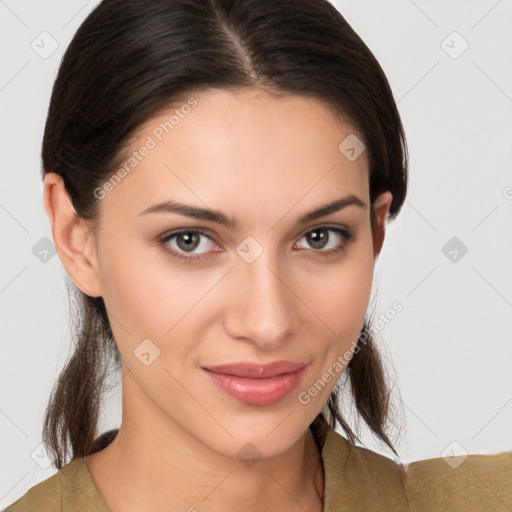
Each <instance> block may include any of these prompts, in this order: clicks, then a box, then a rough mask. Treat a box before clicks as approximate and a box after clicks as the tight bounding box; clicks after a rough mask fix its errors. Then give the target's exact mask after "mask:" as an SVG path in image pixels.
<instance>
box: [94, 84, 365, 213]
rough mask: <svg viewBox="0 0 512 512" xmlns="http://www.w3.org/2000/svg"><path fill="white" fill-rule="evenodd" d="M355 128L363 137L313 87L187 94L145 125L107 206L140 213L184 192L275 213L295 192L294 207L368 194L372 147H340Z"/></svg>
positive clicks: (204, 202) (197, 199)
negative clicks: (353, 150) (283, 92)
mask: <svg viewBox="0 0 512 512" xmlns="http://www.w3.org/2000/svg"><path fill="white" fill-rule="evenodd" d="M354 137H357V139H355V140H359V141H361V140H362V136H361V134H360V133H359V131H358V130H357V129H356V128H355V127H354V126H352V125H350V124H349V123H347V122H346V121H345V120H344V119H342V118H341V117H340V116H339V115H337V114H335V113H334V112H333V111H332V110H331V109H330V108H329V106H328V105H326V104H325V103H324V102H322V101H319V100H317V99H314V98H311V97H306V96H300V95H293V96H287V97H279V98H276V97H274V96H271V95H269V94H268V93H266V92H264V91H261V90H256V89H242V90H237V91H226V90H208V91H205V92H201V93H199V94H191V95H189V96H185V97H183V99H182V102H181V103H180V102H176V101H175V102H174V103H173V105H172V107H171V106H170V107H169V108H167V109H166V110H165V111H161V112H160V113H159V114H158V115H156V116H155V117H153V118H151V119H150V120H149V121H147V122H146V123H144V125H142V126H141V127H140V129H139V130H138V133H137V136H136V138H135V140H134V142H132V144H131V147H130V150H129V151H128V152H127V154H126V158H125V159H124V161H123V164H125V165H124V166H123V168H124V170H125V172H123V173H122V174H123V176H124V177H123V178H122V179H121V180H120V181H119V180H118V183H117V184H116V185H115V186H113V187H111V190H110V191H109V192H108V193H107V194H106V197H105V199H104V200H103V202H104V204H103V205H101V208H102V209H103V210H105V211H106V210H108V209H110V208H114V207H115V208H116V209H117V211H118V212H120V210H124V212H125V213H126V214H127V215H128V214H135V213H136V214H138V213H140V211H142V210H143V209H145V208H147V207H148V206H151V205H152V204H155V203H158V202H161V201H165V200H168V199H178V200H180V201H181V202H190V203H193V204H196V205H201V206H203V207H204V206H206V207H208V206H209V207H211V208H214V209H223V210H229V209H230V208H231V209H232V210H233V211H242V212H243V211H247V213H248V214H249V213H250V212H251V211H252V212H255V211H259V214H260V215H261V216H263V211H262V210H266V211H268V214H269V219H268V220H269V222H270V218H271V217H272V218H274V221H275V216H276V215H279V212H280V211H281V215H282V211H283V208H284V207H286V209H287V210H289V209H290V207H291V206H292V205H294V204H296V203H298V202H299V201H300V203H301V208H300V209H298V210H297V215H298V214H299V213H300V212H301V211H304V210H305V209H307V207H308V206H312V207H315V206H318V205H319V204H322V203H326V202H329V201H332V200H335V199H337V198H339V197H341V196H342V195H344V194H348V193H354V194H357V195H359V196H360V197H361V198H362V199H363V200H365V201H366V198H367V195H368V160H367V154H366V151H363V152H362V153H361V154H360V155H359V156H358V157H357V158H356V159H349V158H347V156H346V153H345V152H344V151H343V150H344V149H346V146H347V143H346V142H345V141H347V140H348V141H352V140H353V138H354ZM340 145H341V146H340ZM272 205H277V206H275V207H274V206H272ZM279 205H281V206H279ZM236 216H237V217H238V215H236ZM253 218H255V216H254V215H253Z"/></svg>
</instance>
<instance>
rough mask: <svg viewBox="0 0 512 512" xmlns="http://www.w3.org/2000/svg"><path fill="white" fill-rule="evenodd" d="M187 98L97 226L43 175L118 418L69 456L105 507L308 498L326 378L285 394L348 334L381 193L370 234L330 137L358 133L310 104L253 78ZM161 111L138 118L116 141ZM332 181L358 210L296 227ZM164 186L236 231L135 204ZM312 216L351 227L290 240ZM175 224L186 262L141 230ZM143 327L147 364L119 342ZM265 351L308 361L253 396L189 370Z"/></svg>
mask: <svg viewBox="0 0 512 512" xmlns="http://www.w3.org/2000/svg"><path fill="white" fill-rule="evenodd" d="M194 98H195V99H196V100H197V102H198V104H197V106H195V108H194V109H193V110H191V112H190V113H189V114H188V115H187V116H184V117H183V118H182V119H180V122H179V124H178V125H177V126H175V127H174V129H173V130H172V131H170V132H169V133H168V134H164V137H163V138H162V140H161V141H157V145H156V147H154V148H153V149H151V151H149V153H148V154H147V155H146V156H145V157H144V158H143V159H142V160H141V161H140V162H139V163H138V164H137V166H136V167H135V168H134V169H133V170H132V171H131V172H130V173H129V174H128V175H127V176H126V177H124V178H123V179H122V180H121V182H120V183H119V184H117V185H116V186H115V187H113V188H112V190H110V191H109V192H108V193H106V195H105V197H104V198H103V199H101V200H100V203H101V204H100V224H99V229H98V231H96V232H94V233H91V232H89V231H88V226H87V225H86V223H85V222H84V221H81V220H79V219H78V218H77V217H76V216H75V214H74V210H73V208H72V205H71V203H70V202H69V199H68V197H67V195H66V192H65V190H64V188H63V183H62V180H61V179H60V177H59V176H58V175H56V174H55V173H49V174H47V175H46V177H45V180H44V204H45V209H46V211H47V214H48V217H49V220H50V223H51V227H52V233H53V237H54V241H55V244H56V246H57V250H58V254H59V257H60V258H61V261H62V263H63V265H64V267H65V269H66V271H67V273H68V274H69V276H70V278H71V279H72V281H73V282H74V283H75V284H76V286H77V287H78V288H79V289H81V290H82V291H83V292H85V293H87V294H88V295H91V296H102V297H103V298H104V300H105V304H106V307H107V311H108V314H109V319H110V322H111V325H112V330H113V333H114V336H115V339H116V342H117V345H118V347H119V350H120V352H121V355H122V359H123V368H122V371H123V380H122V386H123V417H122V425H121V428H120V432H119V434H118V436H117V438H116V439H115V440H114V441H113V442H112V443H111V445H109V446H108V447H107V448H105V449H104V450H102V451H101V452H98V453H96V454H94V455H91V456H87V457H85V460H86V463H87V466H88V467H89V471H90V472H91V475H92V477H93V479H94V481H95V483H96V485H97V487H98V489H99V491H100V494H101V495H102V496H103V498H104V500H105V501H106V503H107V505H108V506H109V507H110V508H111V509H112V510H113V512H118V511H121V510H123V512H131V511H140V510H145V511H146V512H152V511H162V510H189V509H190V510H194V509H193V508H192V507H194V508H195V509H197V510H199V511H220V510H222V511H224V512H226V511H228V512H229V511H231V510H233V511H237V512H239V511H240V510H244V511H249V512H250V511H260V510H279V508H278V507H282V509H283V510H304V509H306V510H312V511H313V510H321V508H322V495H323V489H324V475H323V467H322V463H321V459H320V458H319V453H318V451H317V449H316V446H315V445H314V440H313V438H312V435H311V432H310V431H309V429H308V426H309V424H310V423H311V422H312V421H313V419H314V418H315V416H316V415H317V414H318V413H319V412H320V410H321V409H322V407H323V405H324V403H325V401H326V400H327V399H328V397H329V394H330V392H331V391H332V389H333V388H334V386H335V384H336V381H337V379H331V380H330V382H327V383H326V385H325V387H324V388H323V389H322V390H321V391H320V392H319V393H318V394H317V395H316V396H315V397H312V398H311V400H310V401H309V403H307V404H301V403H300V402H299V401H298V394H299V392H301V391H304V390H307V389H308V388H309V387H310V386H311V385H312V384H313V383H314V382H315V381H317V380H318V379H319V378H321V376H322V374H324V372H326V371H327V369H328V368H329V367H332V365H333V364H334V362H335V361H336V360H337V357H338V356H339V355H340V354H343V353H345V351H347V350H350V351H352V350H353V349H354V348H355V340H356V339H357V336H358V335H359V332H360V329H361V327H362V324H363V320H364V316H365V313H366V310H367V306H368V302H369V298H370V294H371V286H372V278H373V269H374V264H375V261H376V258H377V257H378V254H379V252H380V250H381V248H382V243H383V240H384V231H385V219H386V216H387V213H388V210H389V206H390V204H391V200H392V196H391V193H390V192H385V193H383V194H382V195H380V196H379V197H378V198H377V200H376V201H375V203H374V208H375V211H376V214H377V221H378V229H377V233H376V237H375V239H374V240H372V233H371V226H370V209H369V208H370V205H369V188H368V187H369V185H368V160H367V154H366V152H363V153H362V154H361V155H360V156H359V157H358V158H357V159H356V160H354V161H350V160H349V159H347V158H346V157H345V156H344V155H343V154H342V153H341V152H340V151H339V149H338V145H339V144H340V143H341V142H342V141H343V140H344V139H345V138H346V137H347V136H348V135H350V134H357V135H358V136H359V138H360V139H362V136H360V135H359V133H358V132H357V131H356V130H355V129H354V128H353V127H351V126H350V125H348V124H346V123H345V122H343V121H342V120H341V119H340V118H339V117H334V115H333V113H332V112H331V111H330V110H329V108H328V106H326V105H325V104H324V103H323V102H320V101H319V100H316V99H312V98H305V97H302V96H289V97H286V98H279V99H277V98H274V97H272V96H270V95H269V94H267V93H266V92H264V91H261V90H258V89H242V90H238V91H237V92H236V93H234V92H228V91H223V90H209V91H208V92H202V93H200V94H197V95H194ZM168 119H169V112H165V113H163V114H162V115H159V116H157V117H155V118H153V119H152V120H151V122H149V123H147V124H146V125H144V126H143V127H142V129H141V131H140V132H139V135H138V138H137V140H136V141H135V142H134V143H133V146H132V149H133V150H135V149H138V148H140V146H141V145H142V144H144V141H146V140H147V137H148V135H151V134H152V133H153V132H152V130H153V129H154V128H155V127H156V126H158V125H159V124H160V123H161V122H163V121H166V120H168ZM151 136H152V137H153V138H154V139H155V140H156V138H155V136H154V135H151ZM349 194H354V195H356V196H357V197H359V198H360V199H361V200H362V201H363V202H364V204H365V207H364V208H359V207H357V206H354V205H351V206H347V207H346V208H344V209H342V210H340V211H337V212H335V213H331V214H329V215H327V216H325V217H322V218H319V219H316V220H313V221H310V222H308V223H306V224H303V225H299V224H298V219H299V217H301V216H302V215H303V214H305V213H307V212H310V211H312V210H314V209H316V208H318V207H320V206H323V205H325V204H327V203H330V202H332V201H335V200H337V199H339V198H342V197H344V196H346V195H349ZM168 199H173V200H177V201H180V202H183V203H187V204H191V205H194V206H199V207H208V208H211V209H215V210H221V211H222V212H224V213H225V214H226V215H228V216H229V217H233V218H234V219H236V221H237V224H238V227H237V229H229V228H227V227H225V226H222V225H220V224H218V223H215V222H212V221H209V220H201V219H192V218H189V217H185V216H183V215H179V214H176V213H161V212H160V213H150V214H146V215H139V214H140V212H142V211H143V210H144V209H146V208H148V207H149V206H152V205H153V204H156V203H158V202H160V201H164V200H168ZM326 225H327V226H329V227H331V226H335V227H340V228H348V229H349V230H350V231H352V232H353V234H354V237H353V239H352V240H351V241H348V242H345V241H344V238H343V236H342V235H338V234H336V233H334V232H330V231H328V230H327V229H326V228H324V229H323V230H320V231H319V234H324V236H326V237H328V240H326V241H325V242H324V246H322V245H321V244H318V245H314V240H315V239H313V240H311V238H310V237H307V236H305V235H307V234H308V233H310V232H311V231H313V228H321V227H323V226H326ZM180 228H190V229H192V228H204V229H205V230H207V235H206V236H205V235H198V236H199V243H198V244H197V243H196V245H192V246H191V249H190V252H188V253H187V251H186V249H184V247H185V248H186V247H187V246H186V245H185V244H184V243H183V240H182V239H181V244H179V243H178V242H179V241H180V238H179V237H178V238H174V239H172V240H169V241H167V242H166V246H167V248H168V249H170V250H173V249H174V251H176V252H179V253H181V254H185V255H187V254H190V253H192V254H193V255H195V256H200V255H203V256H204V257H203V259H197V260H195V261H194V260H193V261H192V262H189V263H187V262H182V261H178V260H175V259H173V258H172V257H171V256H170V255H169V252H168V251H166V248H165V246H163V245H160V246H158V245H157V244H156V240H157V239H158V237H159V236H161V235H163V234H166V233H168V232H170V231H172V230H178V229H180ZM247 237H252V238H253V239H254V240H255V241H256V242H257V244H259V246H260V247H261V248H262V249H263V252H262V253H261V254H260V255H259V256H258V257H257V258H256V259H255V260H254V261H253V262H251V263H248V262H247V261H246V260H244V258H242V257H241V256H240V255H239V253H237V251H236V249H237V247H240V246H241V247H244V244H242V242H244V241H245V239H246V238H247ZM312 244H313V245H312ZM342 244H345V249H344V250H342V251H338V252H336V253H333V254H331V255H330V256H328V257H322V255H321V254H319V253H321V252H322V251H324V252H325V251H327V250H329V249H332V248H336V247H337V246H340V245H342ZM251 247H252V248H251V249H250V251H253V250H255V249H254V246H251ZM253 254H254V253H253ZM145 339H150V340H151V343H152V344H153V345H148V347H149V350H150V352H151V351H153V353H154V347H155V346H156V347H158V349H159V350H160V354H159V356H158V357H157V358H156V359H154V361H153V362H152V363H151V364H150V365H149V366H146V365H144V364H143V363H142V362H141V360H140V359H139V357H137V355H136V353H137V347H138V346H139V345H140V343H141V342H142V340H145ZM152 347H153V348H152ZM134 351H135V353H134ZM277 360H288V361H295V362H298V361H302V362H307V363H308V366H307V368H306V372H305V374H304V376H303V379H302V381H301V383H300V385H299V387H298V388H297V389H296V390H294V391H292V393H291V394H289V395H288V396H286V397H285V398H284V399H283V400H281V401H280V402H278V403H276V404H272V405H267V406H255V405H247V404H242V403H240V402H238V401H236V400H234V399H233V398H231V397H230V396H228V395H226V394H224V392H222V391H221V390H219V389H218V388H217V387H216V386H214V385H213V384H212V383H211V382H210V380H209V379H208V377H207V376H206V375H205V374H204V372H203V371H202V370H201V368H200V367H201V366H207V365H217V364H225V363H233V362H238V361H251V362H257V363H268V362H272V361H277ZM345 363H346V364H348V360H347V361H345ZM341 373H342V371H340V372H339V374H338V377H339V376H341ZM247 443H252V444H253V445H254V446H255V447H256V448H257V450H258V451H259V454H260V456H261V457H262V458H261V460H259V461H258V462H257V463H256V464H255V465H253V466H252V467H247V466H246V465H245V464H243V463H242V462H241V461H240V459H239V457H238V456H237V453H238V452H239V450H240V449H241V448H242V447H244V446H245V445H246V444H247Z"/></svg>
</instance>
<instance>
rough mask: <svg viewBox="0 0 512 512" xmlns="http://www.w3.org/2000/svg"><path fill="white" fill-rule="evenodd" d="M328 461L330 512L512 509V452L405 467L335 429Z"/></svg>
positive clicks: (328, 447)
mask: <svg viewBox="0 0 512 512" xmlns="http://www.w3.org/2000/svg"><path fill="white" fill-rule="evenodd" d="M322 458H323V461H324V470H325V477H326V481H325V505H326V507H325V511H326V512H337V511H339V510H354V511H355V510H361V511H362V510H364V511H366V512H370V511H377V510H400V511H401V512H423V511H425V512H427V511H428V512H432V511H447V510H450V511H452V510H460V511H464V512H473V511H474V512H476V511H478V512H480V511H482V510H493V511H510V510H511V509H512V452H503V453H500V454H496V455H469V456H467V457H447V458H443V457H439V458H432V459H425V460H419V461H415V462H412V463H410V464H402V463H400V462H398V461H394V460H391V459H389V458H388V457H385V456H384V455H381V454H378V453H376V452H374V451H372V450H369V449H367V448H363V447H361V446H354V445H352V444H350V443H349V442H348V441H347V440H346V439H345V438H344V437H342V436H341V435H340V434H338V433H337V432H335V431H334V430H331V431H329V433H328V436H327V439H326V442H325V444H324V447H323V451H322Z"/></svg>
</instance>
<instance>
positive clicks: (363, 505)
mask: <svg viewBox="0 0 512 512" xmlns="http://www.w3.org/2000/svg"><path fill="white" fill-rule="evenodd" d="M322 460H323V463H324V474H325V489H324V502H325V511H326V512H338V511H339V510H353V511H355V510H361V511H362V510H364V511H366V512H372V511H382V510H401V511H402V512H407V511H408V510H409V508H408V504H407V497H406V494H405V489H404V479H405V475H406V473H405V467H404V466H403V465H402V464H400V463H397V462H395V461H393V460H391V459H389V458H388V457H385V456H384V455H381V454H379V453H376V452H374V451H372V450H369V449H367V448H363V447H361V446H354V445H352V444H350V443H349V442H348V441H347V440H346V439H345V438H344V437H342V436H341V435H340V434H338V433H337V432H336V431H334V430H329V432H328V434H327V438H326V441H325V444H324V446H323V449H322Z"/></svg>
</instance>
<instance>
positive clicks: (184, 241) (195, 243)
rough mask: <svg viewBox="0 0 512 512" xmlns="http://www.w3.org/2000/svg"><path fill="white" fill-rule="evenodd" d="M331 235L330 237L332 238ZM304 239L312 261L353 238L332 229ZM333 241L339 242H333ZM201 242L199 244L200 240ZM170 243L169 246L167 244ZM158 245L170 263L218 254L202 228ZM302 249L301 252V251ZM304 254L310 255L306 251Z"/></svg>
mask: <svg viewBox="0 0 512 512" xmlns="http://www.w3.org/2000/svg"><path fill="white" fill-rule="evenodd" d="M333 235H334V236H333ZM303 238H304V239H306V241H307V243H308V244H309V246H310V247H311V248H312V250H311V252H312V253H313V255H314V256H313V257H329V256H333V255H334V254H335V253H339V252H341V251H344V250H345V248H346V246H347V245H348V243H349V242H350V241H351V240H352V239H353V238H354V235H353V234H352V232H351V231H349V230H348V229H343V228H340V227H334V226H320V227H318V228H314V229H311V230H309V231H308V232H307V233H305V234H304V235H302V237H301V238H300V239H299V240H302V239H303ZM336 238H338V239H339V240H340V241H338V242H336ZM202 239H203V240H202ZM170 242H172V243H170ZM157 243H158V245H161V246H162V247H163V248H164V250H165V251H166V252H167V253H168V254H169V255H170V256H171V257H172V258H174V259H177V260H179V261H183V262H191V261H193V260H197V261H199V260H203V259H207V258H210V257H211V256H212V254H208V253H212V252H220V251H216V250H213V251H212V250H211V247H212V246H215V245H216V244H215V242H214V241H213V239H212V238H211V237H210V236H209V235H208V234H207V230H205V229H202V228H194V229H181V230H178V231H173V232H171V233H164V234H163V235H161V236H160V237H159V238H158V242H157ZM198 248H199V249H203V251H199V253H194V252H193V251H195V250H196V249H198ZM302 250H303V249H301V251H302ZM306 251H307V252H310V251H308V250H307V248H306Z"/></svg>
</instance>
